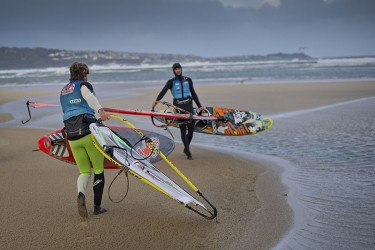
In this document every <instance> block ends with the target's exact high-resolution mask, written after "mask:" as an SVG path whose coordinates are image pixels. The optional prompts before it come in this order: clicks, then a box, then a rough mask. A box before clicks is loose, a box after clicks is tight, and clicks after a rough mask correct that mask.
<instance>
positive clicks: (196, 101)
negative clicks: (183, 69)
mask: <svg viewBox="0 0 375 250" xmlns="http://www.w3.org/2000/svg"><path fill="white" fill-rule="evenodd" d="M188 81H189V87H190V93H191V97H192V98H193V100H194V102H195V103H196V104H197V106H198V110H200V109H201V108H202V105H201V103H200V102H199V98H198V95H197V93H196V92H195V89H194V86H193V80H191V78H189V79H188Z"/></svg>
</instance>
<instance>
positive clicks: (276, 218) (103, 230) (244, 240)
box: [0, 81, 375, 249]
mask: <svg viewBox="0 0 375 250" xmlns="http://www.w3.org/2000/svg"><path fill="white" fill-rule="evenodd" d="M93 84H94V88H95V83H93ZM60 88H61V87H58V88H56V89H57V90H59V89H60ZM104 88H108V87H107V86H106V87H103V86H99V87H98V88H97V89H96V91H97V95H98V98H99V100H103V101H101V102H102V104H103V106H106V107H113V108H137V109H147V110H149V109H150V106H151V103H152V101H153V100H154V99H155V98H156V96H157V94H158V93H159V91H160V90H161V88H162V86H160V88H144V89H126V91H127V92H131V93H137V95H136V96H127V97H126V98H115V99H111V98H107V97H106V96H104V95H103V96H102V97H103V99H101V90H103V91H104ZM113 88H115V89H116V92H117V94H119V93H120V92H121V91H124V90H123V89H121V87H119V86H118V85H117V86H114V87H113ZM195 89H196V91H197V93H198V95H199V98H200V101H201V103H202V104H203V105H204V106H205V105H206V106H210V105H213V104H215V105H216V106H222V107H233V108H238V109H243V110H252V111H256V112H258V113H261V114H265V115H270V116H271V118H272V115H277V114H280V113H286V112H292V111H297V110H301V109H309V108H317V107H320V106H324V105H330V104H335V103H340V102H345V101H350V100H356V99H359V98H365V97H372V96H375V83H374V81H358V82H349V81H338V82H317V83H309V84H307V83H289V84H287V83H284V84H280V83H275V84H228V85H220V86H215V85H210V86H203V85H199V84H197V83H196V84H195ZM53 93H54V91H51V90H48V91H44V92H41V91H30V90H22V91H16V90H7V89H1V96H0V97H1V98H0V103H1V104H4V103H7V102H8V101H11V100H17V99H24V98H28V97H30V96H33V97H34V98H37V97H38V96H44V95H51V94H53ZM55 95H56V103H57V102H58V91H56V93H55ZM165 100H166V101H168V100H169V101H170V100H171V97H170V94H169V93H168V94H167V95H166V97H165ZM38 112H42V111H38ZM25 115H26V113H25ZM13 117H14V116H12V111H11V110H9V111H4V110H2V113H1V114H0V122H1V123H6V122H8V121H10V120H12V119H13ZM18 122H19V124H20V126H19V127H0V138H1V139H0V146H1V153H0V162H1V174H0V183H1V184H2V189H3V192H2V193H1V196H0V201H1V205H0V211H1V214H2V217H3V219H2V222H3V223H1V225H0V232H1V241H0V248H1V249H22V248H26V249H68V248H69V249H124V248H126V249H269V248H271V247H272V246H274V245H275V244H277V243H278V242H280V240H281V239H282V238H283V236H284V235H285V234H287V233H288V230H289V229H290V228H291V227H292V226H293V211H292V210H291V208H290V206H289V205H288V203H287V197H288V196H287V195H288V188H287V187H286V186H285V185H283V183H282V182H281V178H280V176H281V175H282V173H283V171H284V170H283V169H281V168H277V167H275V166H273V165H272V164H271V163H269V162H263V161H260V160H257V159H251V158H250V159H249V157H248V156H247V157H245V156H244V155H241V153H236V154H234V153H231V152H230V151H227V150H226V147H225V146H226V145H222V147H221V148H219V149H213V148H208V147H203V146H201V145H198V144H193V146H192V149H191V151H192V154H193V157H194V160H193V161H189V160H186V157H185V156H184V154H183V153H182V146H181V143H177V145H176V148H175V149H174V151H173V152H172V153H171V154H170V155H169V157H168V158H169V159H170V160H171V161H172V162H173V163H174V164H175V165H176V166H177V167H178V168H179V169H180V170H181V172H183V173H184V174H185V175H186V176H187V177H188V178H189V179H190V180H191V181H192V182H193V183H194V184H195V185H196V186H197V187H198V188H199V190H200V191H201V192H202V193H203V194H204V195H205V196H206V197H207V198H208V199H209V200H210V201H211V202H212V203H213V204H214V205H215V206H216V208H217V209H218V217H217V220H213V221H208V220H205V219H203V218H202V217H200V216H198V215H196V214H195V213H193V212H191V211H189V210H187V209H185V208H183V207H182V206H180V205H179V204H178V203H176V202H175V201H173V200H171V199H169V198H168V197H166V196H165V195H162V194H161V193H159V192H157V191H156V190H154V189H152V188H151V187H149V186H147V185H145V184H144V183H142V182H140V181H139V180H137V179H135V178H133V177H132V176H130V177H129V179H130V190H129V194H128V195H127V197H126V198H125V200H124V201H123V202H121V203H118V204H116V203H112V202H111V201H110V200H109V198H108V195H107V188H108V185H109V183H110V182H111V181H112V179H113V178H114V176H115V175H116V174H117V171H116V170H107V171H106V172H105V175H106V189H105V193H104V197H103V202H102V205H103V207H105V208H107V209H108V212H107V213H105V214H102V215H99V216H94V215H93V214H92V210H93V206H92V203H93V193H92V191H91V188H92V186H90V185H89V186H88V191H87V206H88V210H89V213H90V215H89V218H88V220H82V219H81V218H80V217H79V215H78V212H77V204H76V179H77V176H78V171H77V169H76V167H75V166H73V165H69V164H67V163H64V162H61V161H58V160H56V159H53V158H51V157H49V156H47V155H45V154H43V153H41V152H38V151H33V150H35V149H37V140H38V138H40V137H41V136H43V135H44V134H46V133H48V132H49V131H50V130H45V129H44V130H43V129H35V128H22V127H21V126H22V125H21V121H18ZM31 122H32V121H31ZM273 126H278V125H277V123H275V124H274V125H273ZM57 128H59V127H56V129H57ZM272 129H273V127H271V128H270V130H269V131H265V132H262V133H271V132H272ZM207 136H209V135H207ZM258 136H262V135H261V134H259V135H258ZM193 142H194V139H193ZM249 143H251V138H249ZM264 154H267V152H264ZM156 166H157V167H159V168H160V169H161V170H162V171H169V170H165V165H163V164H162V163H161V162H160V163H156ZM122 180H123V179H122ZM90 183H91V181H90ZM123 192H124V191H123V190H121V189H115V190H114V194H113V195H115V196H121V195H122V194H123ZM111 195H112V194H111Z"/></svg>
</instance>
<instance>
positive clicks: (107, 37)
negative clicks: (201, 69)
mask: <svg viewBox="0 0 375 250" xmlns="http://www.w3.org/2000/svg"><path fill="white" fill-rule="evenodd" d="M0 6H1V7H0V47H1V46H7V47H44V48H53V49H67V50H111V51H123V52H142V53H168V54H189V55H196V56H203V57H222V56H241V55H267V54H272V53H279V52H280V53H299V52H303V53H305V54H307V55H310V56H313V57H336V56H362V55H375V0H0Z"/></svg>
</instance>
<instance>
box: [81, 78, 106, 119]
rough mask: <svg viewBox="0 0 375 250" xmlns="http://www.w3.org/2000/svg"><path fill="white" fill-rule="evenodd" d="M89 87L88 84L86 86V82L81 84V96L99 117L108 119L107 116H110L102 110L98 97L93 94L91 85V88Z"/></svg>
mask: <svg viewBox="0 0 375 250" xmlns="http://www.w3.org/2000/svg"><path fill="white" fill-rule="evenodd" d="M90 85H91V84H90ZM89 87H90V86H88V85H86V84H82V85H81V94H82V97H83V98H84V99H85V100H86V102H87V104H88V105H89V106H90V108H92V109H93V110H95V112H97V113H98V114H99V116H100V118H101V119H102V120H103V121H106V120H109V118H110V117H109V115H108V114H107V113H106V112H105V111H104V109H103V107H102V105H100V103H99V101H98V99H97V98H96V96H95V95H94V94H93V92H92V91H93V89H92V86H91V90H90V89H89Z"/></svg>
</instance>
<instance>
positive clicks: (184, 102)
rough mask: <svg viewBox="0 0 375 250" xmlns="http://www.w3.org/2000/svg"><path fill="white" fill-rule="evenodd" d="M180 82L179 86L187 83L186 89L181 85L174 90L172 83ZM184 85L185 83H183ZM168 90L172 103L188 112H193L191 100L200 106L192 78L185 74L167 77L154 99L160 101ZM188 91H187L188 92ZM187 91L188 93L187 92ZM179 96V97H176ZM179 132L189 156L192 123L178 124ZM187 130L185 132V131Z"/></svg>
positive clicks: (192, 129)
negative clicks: (178, 89) (180, 88)
mask: <svg viewBox="0 0 375 250" xmlns="http://www.w3.org/2000/svg"><path fill="white" fill-rule="evenodd" d="M178 82H180V84H181V87H182V86H183V84H182V83H183V82H185V83H186V82H187V83H188V88H189V89H188V90H186V89H185V90H184V89H183V87H182V90H180V91H175V90H174V89H173V87H174V85H175V84H177V83H178ZM185 87H186V84H185ZM168 90H171V92H172V95H173V105H175V106H177V107H179V108H181V109H183V110H186V111H188V112H190V113H191V114H194V108H193V101H194V102H195V103H196V104H197V106H198V108H200V107H202V105H201V103H200V102H199V99H198V95H197V93H196V92H195V90H194V86H193V80H192V79H191V78H189V77H186V76H182V75H181V76H175V77H174V78H172V79H169V80H168V81H167V83H166V84H165V86H164V88H163V89H162V90H161V92H160V93H159V95H158V97H157V98H156V101H160V100H161V99H162V98H163V97H164V95H165V94H166V93H167V91H168ZM177 92H178V93H177ZM188 92H189V93H188ZM187 93H188V94H187ZM176 97H181V98H176ZM179 127H180V132H181V140H182V142H183V144H184V147H185V148H184V152H185V154H186V155H187V156H188V157H191V153H190V148H189V145H190V142H191V141H192V139H193V133H194V123H193V122H190V123H187V124H186V125H184V124H183V125H180V126H179ZM186 132H187V133H186Z"/></svg>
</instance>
